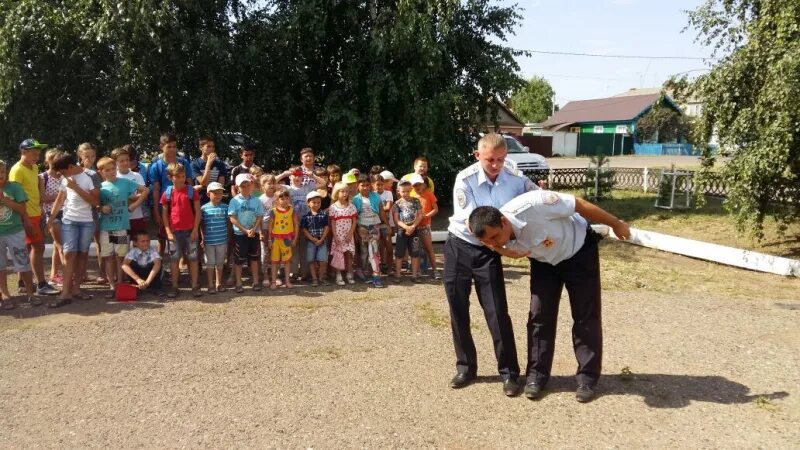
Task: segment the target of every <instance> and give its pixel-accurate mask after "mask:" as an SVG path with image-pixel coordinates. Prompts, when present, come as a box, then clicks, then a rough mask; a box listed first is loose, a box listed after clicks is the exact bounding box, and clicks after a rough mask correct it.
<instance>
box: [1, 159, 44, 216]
mask: <svg viewBox="0 0 800 450" xmlns="http://www.w3.org/2000/svg"><path fill="white" fill-rule="evenodd" d="M8 180H9V181H16V182H17V183H19V184H21V185H22V189H24V190H25V194H26V195H27V196H28V201H27V202H25V210H26V211H27V213H28V217H38V216H41V215H42V206H41V205H40V204H39V199H40V197H39V168H38V167H37V166H36V165H33V167H25V165H24V164H22V163H21V162H17V163H16V164H14V166H12V167H11V171H10V172H8Z"/></svg>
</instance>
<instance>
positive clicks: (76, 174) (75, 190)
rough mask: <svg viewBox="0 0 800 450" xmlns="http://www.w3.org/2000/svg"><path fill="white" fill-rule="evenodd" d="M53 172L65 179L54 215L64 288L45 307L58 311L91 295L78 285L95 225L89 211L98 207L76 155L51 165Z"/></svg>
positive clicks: (96, 194) (97, 193)
mask: <svg viewBox="0 0 800 450" xmlns="http://www.w3.org/2000/svg"><path fill="white" fill-rule="evenodd" d="M53 168H54V169H55V170H56V171H57V172H59V173H60V174H61V175H62V176H63V177H64V179H63V180H62V181H61V190H60V191H59V193H58V195H57V196H56V199H55V202H54V204H53V211H60V210H61V208H62V206H63V208H64V209H63V217H62V219H61V223H62V227H61V237H62V240H63V241H62V242H63V243H64V244H63V249H64V256H65V259H66V264H65V266H64V286H63V289H62V290H61V295H60V296H59V297H58V299H57V300H55V301H53V302H50V303H48V305H47V306H49V307H51V308H58V307H60V306H63V305H66V304H68V303H71V302H72V297H76V298H79V299H82V300H88V299H90V298H91V296H90V295H88V294H84V293H83V292H81V290H80V284H81V281H82V280H83V278H84V275H85V271H86V262H87V259H88V256H89V245H90V244H91V243H92V239H93V238H94V230H95V223H94V219H93V217H92V210H93V209H94V208H96V207H97V206H98V205H99V204H100V191H99V190H98V189H97V188H95V186H94V183H93V182H92V179H91V177H89V175H87V174H86V173H85V172H84V169H83V168H82V167H80V166H79V165H78V161H77V160H76V159H75V155H72V154H63V155H61V156H59V157H57V158H56V159H55V160H54V161H53ZM53 220H54V216H53V215H51V216H50V219H49V220H48V221H47V225H48V227H50V226H51V225H52V224H53Z"/></svg>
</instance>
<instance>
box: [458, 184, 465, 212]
mask: <svg viewBox="0 0 800 450" xmlns="http://www.w3.org/2000/svg"><path fill="white" fill-rule="evenodd" d="M456 203H458V207H459V208H461V209H464V208H466V207H467V193H466V192H465V191H464V189H461V188H458V189H456Z"/></svg>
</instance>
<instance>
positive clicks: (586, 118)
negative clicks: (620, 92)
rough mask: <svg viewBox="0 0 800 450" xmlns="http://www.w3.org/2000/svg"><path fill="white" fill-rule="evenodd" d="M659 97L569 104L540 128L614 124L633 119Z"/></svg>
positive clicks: (596, 100) (615, 98)
mask: <svg viewBox="0 0 800 450" xmlns="http://www.w3.org/2000/svg"><path fill="white" fill-rule="evenodd" d="M660 97H661V94H660V93H658V94H648V95H631V96H625V97H609V98H598V99H594V100H578V101H574V102H569V103H567V104H566V105H564V107H563V108H561V109H559V110H558V111H557V112H556V113H555V114H553V115H552V116H550V118H549V119H547V120H546V121H545V122H544V123H543V124H542V126H543V127H544V128H554V127H558V126H559V125H565V124H570V123H579V122H614V121H629V120H633V119H635V118H636V117H637V116H638V115H639V114H641V113H642V112H644V111H645V110H646V109H647V108H649V107H650V106H651V105H652V104H653V103H655V102H656V100H658V99H659V98H660Z"/></svg>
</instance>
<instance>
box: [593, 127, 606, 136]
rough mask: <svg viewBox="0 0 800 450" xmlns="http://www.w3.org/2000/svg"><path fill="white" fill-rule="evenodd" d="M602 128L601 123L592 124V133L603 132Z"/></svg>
mask: <svg viewBox="0 0 800 450" xmlns="http://www.w3.org/2000/svg"><path fill="white" fill-rule="evenodd" d="M603 131H604V128H603V126H602V125H595V126H594V133H595V134H603Z"/></svg>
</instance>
